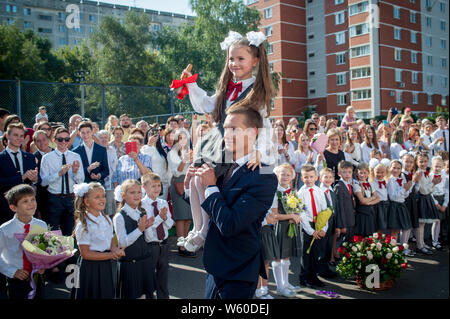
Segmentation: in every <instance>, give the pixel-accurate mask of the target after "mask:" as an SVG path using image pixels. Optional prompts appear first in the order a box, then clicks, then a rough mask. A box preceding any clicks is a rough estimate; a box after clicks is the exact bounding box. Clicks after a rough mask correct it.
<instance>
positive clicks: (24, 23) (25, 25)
mask: <svg viewBox="0 0 450 319" xmlns="http://www.w3.org/2000/svg"><path fill="white" fill-rule="evenodd" d="M23 27H24V28H25V29H29V28H32V27H33V23H31V22H30V21H24V22H23Z"/></svg>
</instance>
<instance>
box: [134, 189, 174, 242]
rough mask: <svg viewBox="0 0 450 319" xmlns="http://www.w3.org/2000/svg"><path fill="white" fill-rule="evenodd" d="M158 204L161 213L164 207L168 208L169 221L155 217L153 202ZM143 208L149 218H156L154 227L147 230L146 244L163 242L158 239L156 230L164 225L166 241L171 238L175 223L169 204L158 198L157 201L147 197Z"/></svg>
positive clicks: (143, 202) (143, 201) (145, 232)
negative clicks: (170, 232) (170, 233)
mask: <svg viewBox="0 0 450 319" xmlns="http://www.w3.org/2000/svg"><path fill="white" fill-rule="evenodd" d="M155 201H156V203H157V205H156V207H157V208H158V211H161V209H163V208H164V207H166V208H167V219H166V220H163V219H162V218H161V216H159V215H158V216H155V214H154V207H153V202H155ZM142 207H143V208H144V209H145V211H146V214H147V218H150V217H152V216H154V217H155V221H154V222H153V225H152V226H150V227H149V228H147V229H146V230H145V231H144V234H145V241H146V242H148V243H149V242H161V241H162V240H159V239H158V233H157V232H156V228H157V227H158V226H159V225H161V224H163V228H164V239H166V238H167V237H168V236H169V229H171V228H172V226H173V224H174V223H175V222H174V221H173V219H172V217H170V211H169V204H168V203H167V202H166V201H165V200H164V199H161V198H156V200H153V199H151V198H149V197H148V196H147V195H145V197H144V199H143V200H142Z"/></svg>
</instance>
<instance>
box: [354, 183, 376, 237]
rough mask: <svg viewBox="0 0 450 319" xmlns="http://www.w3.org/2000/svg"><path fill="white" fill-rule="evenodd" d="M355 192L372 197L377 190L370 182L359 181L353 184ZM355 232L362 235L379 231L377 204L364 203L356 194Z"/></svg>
mask: <svg viewBox="0 0 450 319" xmlns="http://www.w3.org/2000/svg"><path fill="white" fill-rule="evenodd" d="M353 191H354V193H362V195H363V197H365V198H370V197H372V195H373V193H374V192H375V190H373V189H372V186H371V185H370V183H369V182H361V181H357V182H356V183H354V185H353ZM355 201H356V207H355V234H357V235H362V236H369V235H372V234H373V233H375V232H376V231H377V216H376V210H375V205H364V204H362V203H361V202H360V201H359V198H358V197H357V196H355Z"/></svg>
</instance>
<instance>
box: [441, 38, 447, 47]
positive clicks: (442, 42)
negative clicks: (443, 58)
mask: <svg viewBox="0 0 450 319" xmlns="http://www.w3.org/2000/svg"><path fill="white" fill-rule="evenodd" d="M446 48H447V41H445V40H444V39H441V49H446Z"/></svg>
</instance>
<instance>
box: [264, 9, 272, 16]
mask: <svg viewBox="0 0 450 319" xmlns="http://www.w3.org/2000/svg"><path fill="white" fill-rule="evenodd" d="M264 17H265V18H266V19H270V18H272V8H271V7H270V8H266V9H264Z"/></svg>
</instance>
